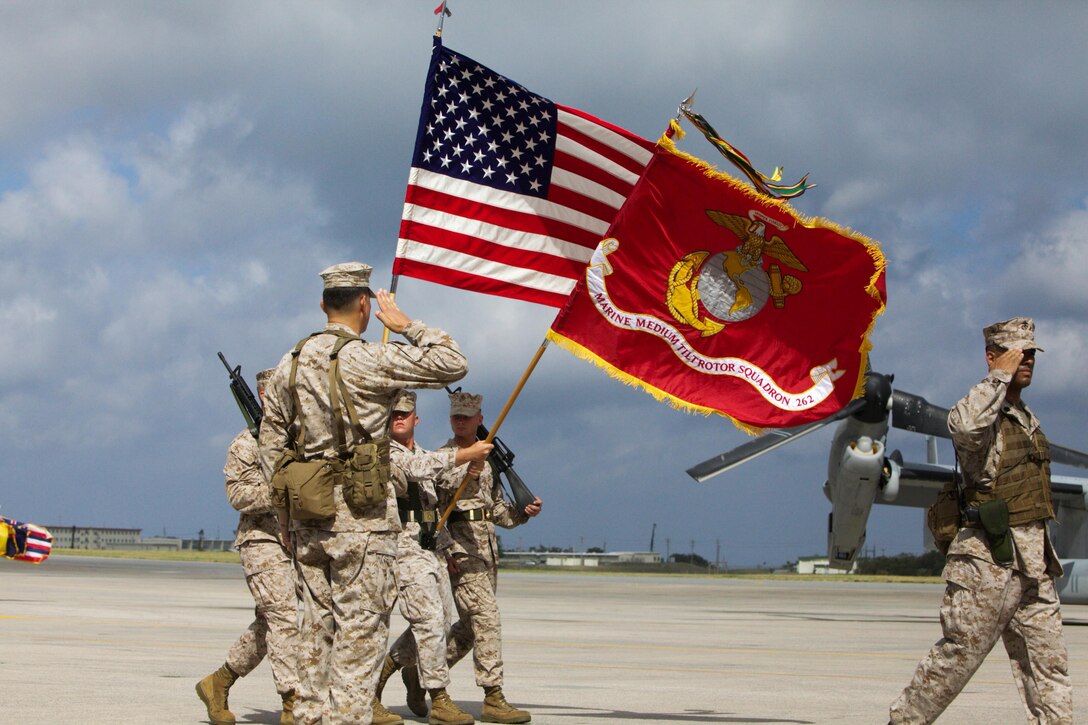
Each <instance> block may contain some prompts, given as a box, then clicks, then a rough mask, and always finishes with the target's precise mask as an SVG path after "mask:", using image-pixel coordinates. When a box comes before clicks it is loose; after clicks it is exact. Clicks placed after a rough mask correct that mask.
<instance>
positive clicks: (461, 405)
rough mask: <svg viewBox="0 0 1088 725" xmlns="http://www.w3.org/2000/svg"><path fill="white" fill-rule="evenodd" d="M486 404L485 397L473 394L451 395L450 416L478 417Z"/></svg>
mask: <svg viewBox="0 0 1088 725" xmlns="http://www.w3.org/2000/svg"><path fill="white" fill-rule="evenodd" d="M483 404H484V396H482V395H473V394H472V393H460V392H458V393H450V415H469V416H472V415H476V414H477V413H479V412H480V408H481V407H482V406H483Z"/></svg>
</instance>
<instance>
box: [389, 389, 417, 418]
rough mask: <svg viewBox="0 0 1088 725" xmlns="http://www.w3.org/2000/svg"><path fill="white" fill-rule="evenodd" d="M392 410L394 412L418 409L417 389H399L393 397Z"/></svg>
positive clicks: (412, 411)
mask: <svg viewBox="0 0 1088 725" xmlns="http://www.w3.org/2000/svg"><path fill="white" fill-rule="evenodd" d="M391 409H392V411H393V412H394V413H414V412H415V411H416V391H414V390H398V391H397V395H396V397H394V398H393V406H392V408H391Z"/></svg>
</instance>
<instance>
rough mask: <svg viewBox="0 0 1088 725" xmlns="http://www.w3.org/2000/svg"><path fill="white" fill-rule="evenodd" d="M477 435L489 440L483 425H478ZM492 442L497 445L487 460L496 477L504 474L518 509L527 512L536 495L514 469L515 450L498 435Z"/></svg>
mask: <svg viewBox="0 0 1088 725" xmlns="http://www.w3.org/2000/svg"><path fill="white" fill-rule="evenodd" d="M476 437H477V438H479V439H480V440H487V428H485V427H484V426H482V425H480V426H478V427H477V428H476ZM491 443H492V445H494V446H495V447H494V448H492V449H491V454H490V455H488V457H487V462H488V463H490V464H491V470H492V472H493V473H494V474H495V475H496V477H499V476H504V477H505V478H506V486H507V488H509V489H510V495H512V496H513V497H514V504H515V505H516V506H517V509H518V511H520V512H521V513H525V507H526V506H528V505H529V504H531V503H532V502H533V501H535V500H536V496H534V495H533V492H532V491H530V490H529V487H528V486H526V485H525V481H522V480H521V476H519V475H518V472H517V471H515V470H514V452H513V451H512V450H510V448H509V447H508V446H507V445H506V444H505V443H503V442H502V440H500V439H499V437H498V436H495V437H494V438H492V439H491ZM500 481H501V479H500Z"/></svg>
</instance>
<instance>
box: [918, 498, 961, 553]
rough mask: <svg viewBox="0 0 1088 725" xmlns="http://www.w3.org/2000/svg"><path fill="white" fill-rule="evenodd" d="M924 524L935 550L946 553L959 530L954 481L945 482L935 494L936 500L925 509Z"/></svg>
mask: <svg viewBox="0 0 1088 725" xmlns="http://www.w3.org/2000/svg"><path fill="white" fill-rule="evenodd" d="M926 526H927V527H929V533H930V534H932V535H933V543H934V544H936V546H937V550H938V551H940V552H941V553H942V554H948V547H950V546H951V545H952V541H953V540H954V539H955V538H956V534H957V533H959V530H960V502H959V494H958V490H957V488H956V484H955V483H946V484H945V486H944V488H942V489H941V490H940V492H939V493H938V494H937V500H936V501H934V502H933V504H932V505H931V506H930V507H929V508H928V509H927V510H926Z"/></svg>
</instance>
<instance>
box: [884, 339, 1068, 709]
mask: <svg viewBox="0 0 1088 725" xmlns="http://www.w3.org/2000/svg"><path fill="white" fill-rule="evenodd" d="M983 334H984V338H985V341H986V359H987V362H988V364H989V368H990V371H989V374H988V375H987V376H986V377H985V378H984V379H983V380H982V382H980V383H979V384H977V385H976V386H975V387H973V388H972V389H971V391H970V392H969V393H968V394H967V396H966V397H965V398H963V399H962V400H961V401H960V402H959V403H957V404H956V406H955V407H954V408H953V409H952V411H951V412H950V413H949V416H948V426H949V429H950V430H951V432H952V441H953V444H954V445H955V447H956V454H957V456H958V458H959V463H960V466H961V468H962V470H963V475H964V479H965V486H964V498H965V501H966V504H967V507H968V509H971V507H972V506H973V505H977V504H978V503H981V502H985V501H988V500H993V499H995V498H1000V499H1002V500H1005V501H1007V503H1008V509H1009V522H1010V524H1011V525H1010V527H1009V531H1010V534H1011V540H1012V547H1011V553H1012V562H1011V564H1009V565H1007V566H1002V565H1000V564H999V563H998V562H997V561H996V560H995V557H994V554H993V551H991V546H990V544H989V543H988V538H987V534H986V532H985V531H983V530H982V529H981V528H977V527H976V526H975V525H971V524H970V523H969V522H968V525H965V526H964V527H963V528H961V529H960V531H959V533H958V534H957V535H956V538H955V540H954V541H953V542H952V544H951V546H950V548H949V550H948V561H947V563H946V565H945V569H944V578H945V579H946V580H947V582H948V586H947V588H946V590H945V595H944V603H943V604H942V606H941V626H942V628H943V632H944V637H943V638H942V639H941V640H940V641H938V642H937V643H936V644H935V645H934V646H933V649H931V650H930V652H929V654H928V655H926V657H925V658H924V659H923V660H922V661H921V662H920V663H919V665H918V669H917V670H916V671H915V673H914V679H913V680H912V681H911V683H910V685H908V686H907V688H906V689H905V690H904V691H903V693H902V694H901V695H900V696H899V699H897V700H896V701H895V702H894V703H893V704H892V706H891V722H892V723H912V724H913V723H930V722H933V721H934V720H936V719H937V717H938V716H939V715H940V714H941V713H942V712H944V710H945V708H946V707H948V705H949V703H951V702H952V700H953V699H954V698H955V697H956V695H957V694H959V692H960V690H962V689H963V687H964V686H965V685H966V684H967V681H968V680H970V678H971V676H972V675H973V674H974V673H975V671H976V670H977V669H978V667H979V666H980V665H981V664H982V661H983V660H984V659H985V658H986V655H987V654H989V652H990V650H991V649H992V648H993V646H994V645H995V644H996V643H997V640H998V639H999V638H1000V639H1001V640H1002V641H1003V642H1004V644H1005V650H1006V652H1008V655H1009V660H1010V663H1011V665H1012V672H1013V678H1014V680H1015V681H1016V686H1017V689H1018V690H1019V692H1020V696H1021V698H1022V700H1023V702H1024V707H1025V710H1026V713H1027V720H1028V722H1030V723H1046V724H1048V725H1051V724H1054V723H1071V722H1073V709H1072V688H1071V686H1070V681H1069V672H1068V657H1067V654H1066V648H1065V642H1064V640H1063V638H1062V620H1061V611H1060V603H1059V601H1058V596H1057V592H1056V591H1055V588H1054V578H1055V577H1058V576H1061V574H1062V567H1061V564H1060V563H1059V562H1058V557H1057V555H1056V553H1055V551H1054V547H1053V545H1052V543H1051V540H1050V532H1049V530H1048V525H1047V521H1048V519H1051V518H1053V516H1054V510H1053V506H1052V504H1051V501H1050V457H1049V448H1048V445H1047V442H1046V437H1045V436H1044V435H1043V432H1042V430H1041V429H1040V427H1039V420H1038V419H1037V418H1036V417H1035V415H1034V414H1033V413H1032V412H1031V410H1030V409H1029V408H1028V407H1027V406H1026V405H1025V404H1024V402H1023V401H1022V400H1021V399H1020V391H1021V390H1022V389H1023V388H1025V387H1027V386H1028V385H1029V384H1030V383H1031V378H1032V373H1033V370H1034V365H1035V352H1036V350H1039V351H1041V350H1042V348H1040V347H1038V345H1036V344H1035V325H1034V323H1033V322H1032V321H1031V320H1030V319H1029V318H1023V317H1020V318H1013V319H1011V320H1007V321H1005V322H999V323H996V324H994V325H991V326H989V327H987V328H986V329H985V330H984V331H983Z"/></svg>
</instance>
